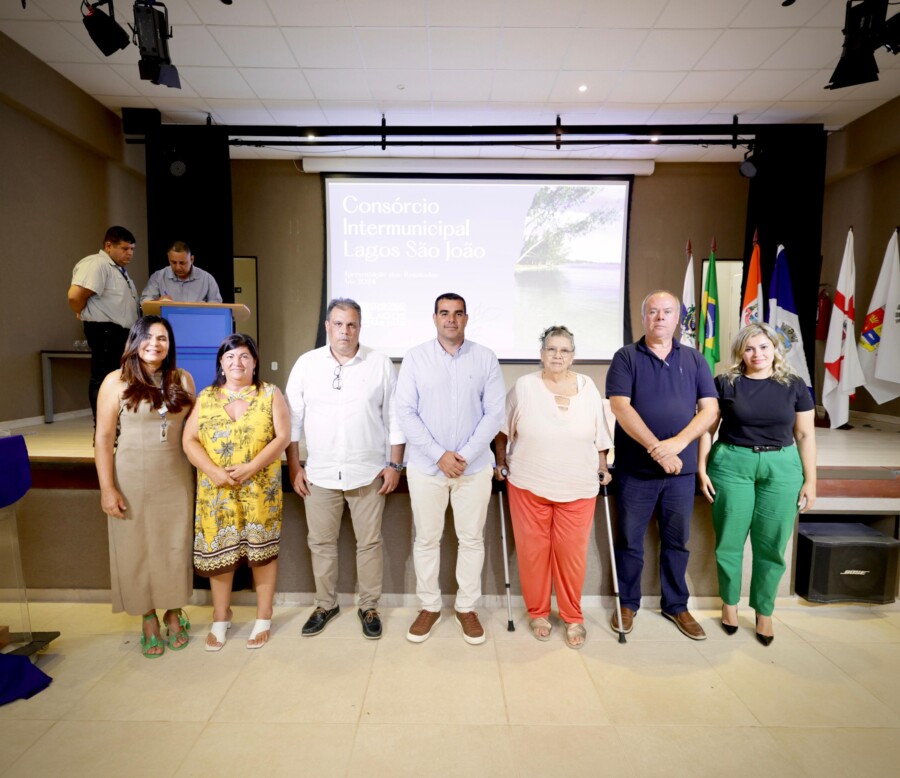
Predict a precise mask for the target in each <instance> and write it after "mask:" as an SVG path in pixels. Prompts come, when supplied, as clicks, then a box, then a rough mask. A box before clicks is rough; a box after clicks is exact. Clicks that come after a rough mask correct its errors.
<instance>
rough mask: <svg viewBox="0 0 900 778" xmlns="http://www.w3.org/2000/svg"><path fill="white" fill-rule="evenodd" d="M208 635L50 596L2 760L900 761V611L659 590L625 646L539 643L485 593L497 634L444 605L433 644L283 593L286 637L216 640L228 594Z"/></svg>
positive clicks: (391, 620) (685, 766)
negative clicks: (745, 602)
mask: <svg viewBox="0 0 900 778" xmlns="http://www.w3.org/2000/svg"><path fill="white" fill-rule="evenodd" d="M188 610H189V612H190V616H191V620H192V621H193V622H194V625H195V626H194V635H196V636H197V637H195V639H194V640H192V642H191V644H190V645H189V646H188V648H187V649H186V650H185V651H183V652H181V653H177V654H176V653H173V652H167V654H166V655H165V656H164V657H163V658H162V659H160V660H155V661H152V662H151V661H147V660H146V659H144V658H143V657H142V656H141V655H140V651H139V647H138V644H137V639H136V638H137V628H138V622H137V619H132V618H130V617H126V616H122V615H118V616H113V615H112V614H111V613H110V612H109V607H108V606H106V605H96V604H54V603H36V604H33V605H32V606H31V617H32V622H33V623H32V626H33V628H34V629H36V630H43V629H57V630H59V631H61V632H62V637H60V638H59V639H58V640H57V641H55V642H54V643H53V644H52V646H51V648H50V649H49V651H48V652H47V653H46V654H44V655H42V656H41V657H40V659H39V666H40V667H41V668H42V669H43V670H44V671H45V672H47V673H48V674H49V675H51V676H52V677H53V678H54V681H53V684H52V685H51V686H50V688H49V689H47V690H46V691H45V692H43V693H41V694H39V695H38V696H37V697H35V698H33V699H31V700H27V701H20V702H16V703H13V704H11V705H6V706H4V707H2V708H0V775H2V776H4V777H5V776H29V778H30V777H31V776H35V775H51V776H55V775H65V776H66V777H67V778H74V777H75V776H81V775H86V776H87V775H90V776H119V775H122V776H126V775H127V776H129V778H131V777H136V776H142V775H174V776H190V775H204V776H216V778H222V777H225V776H233V775H239V776H247V775H267V776H279V775H291V776H296V775H310V776H330V775H337V776H346V775H349V776H357V775H360V776H362V775H364V776H404V775H416V776H451V775H461V776H462V775H465V776H469V777H471V776H478V777H479V778H480V777H481V776H494V775H496V776H515V775H521V776H531V775H541V776H546V775H557V774H558V775H560V776H579V775H589V776H597V775H615V776H657V775H658V776H667V777H668V776H680V775H684V776H691V777H692V778H696V777H697V776H706V775H709V776H713V775H715V776H744V775H747V776H751V775H752V776H767V775H771V776H779V778H780V777H781V776H804V775H807V776H816V777H817V778H822V777H824V776H853V778H859V777H860V776H866V778H868V777H869V776H896V775H898V772H900V611H898V610H896V609H890V608H866V607H862V606H818V607H815V606H804V605H800V604H791V605H789V606H786V607H782V608H780V609H779V610H777V611H776V634H777V639H776V640H775V642H774V643H773V645H772V646H771V647H770V648H768V649H767V648H764V647H762V646H761V645H759V644H758V643H757V642H756V641H755V640H754V639H753V628H752V624H751V621H750V618H751V614H750V613H749V612H747V611H742V612H741V627H742V628H741V630H740V631H739V633H738V634H737V635H735V636H734V637H727V636H726V635H725V634H724V633H723V632H722V631H721V630H720V629H719V627H718V622H717V618H716V616H717V614H716V613H715V612H713V611H695V613H696V614H697V615H698V617H700V619H701V623H703V625H704V627H705V628H706V630H707V632H708V634H709V639H708V640H707V641H705V642H697V643H695V642H692V641H690V640H688V639H687V638H685V637H682V636H681V635H680V634H679V633H678V632H677V631H676V630H675V628H674V627H673V626H672V625H671V624H670V623H669V622H667V621H665V620H664V619H662V618H661V617H660V616H659V614H658V613H656V612H654V611H651V610H649V609H645V610H643V611H642V612H641V613H640V615H639V617H638V618H637V620H636V622H635V630H634V632H633V633H632V634H631V635H630V636H629V638H628V643H627V644H626V645H621V644H619V643H618V642H617V641H616V639H615V637H614V636H613V634H612V633H611V632H610V631H609V629H608V628H607V627H606V626H605V623H606V619H607V614H606V613H605V612H604V611H602V610H598V609H594V610H591V611H590V612H589V613H588V614H587V615H588V623H587V626H588V640H587V644H586V645H585V647H584V649H583V650H582V651H580V652H577V651H571V650H569V649H568V648H566V646H565V645H564V644H563V642H562V636H561V632H560V630H559V629H555V630H554V632H553V639H552V640H551V641H550V642H549V643H539V642H537V641H536V640H534V639H533V638H532V637H531V634H530V632H529V631H528V630H527V624H526V621H525V619H524V616H522V617H520V620H519V621H518V622H517V626H516V631H515V632H512V633H510V632H508V631H507V630H506V611H505V610H497V611H491V612H488V611H484V612H482V616H483V620H484V621H485V622H486V628H487V630H488V640H487V642H486V643H485V644H484V645H481V646H469V645H467V644H466V643H464V642H463V640H462V639H461V637H460V635H459V631H458V629H457V626H456V624H455V623H454V622H453V621H452V619H450V618H449V614H448V612H447V611H445V612H444V620H443V621H442V623H441V624H439V625H438V626H437V627H436V631H435V635H434V636H433V637H432V638H431V639H430V640H428V641H427V642H425V643H423V644H421V645H413V644H411V643H409V642H408V641H407V640H406V639H405V633H406V629H407V627H408V626H409V624H410V623H411V621H412V619H413V617H414V616H415V613H414V611H412V610H411V609H407V608H391V609H386V610H385V611H384V612H383V615H384V617H385V636H384V638H383V639H382V640H380V641H367V640H364V639H363V638H362V636H361V634H360V631H359V622H358V620H357V618H356V615H355V611H353V610H350V609H345V611H344V612H343V613H342V614H341V616H340V618H338V619H337V620H335V621H334V622H333V623H332V624H330V625H329V626H328V628H327V629H326V631H325V632H324V633H323V634H322V635H320V636H317V637H315V638H301V637H300V635H299V632H300V626H301V624H302V623H303V621H304V619H305V618H306V616H307V615H308V613H309V609H308V608H302V609H300V608H281V609H280V610H279V611H278V612H277V613H276V618H275V621H274V625H273V628H274V634H273V637H272V640H271V642H270V643H269V644H268V645H267V646H266V647H265V648H263V649H262V650H260V651H247V650H246V649H245V648H244V642H245V640H246V637H247V635H248V634H249V627H250V623H251V621H252V611H251V609H250V608H247V607H239V608H237V609H236V610H237V613H236V619H235V628H233V629H232V630H231V632H230V633H229V641H228V644H227V645H226V646H225V648H224V650H223V651H221V652H220V653H218V654H210V653H207V652H205V651H203V646H202V635H203V634H204V633H205V630H206V627H207V624H208V621H209V617H210V609H209V608H205V607H192V608H189V609H188Z"/></svg>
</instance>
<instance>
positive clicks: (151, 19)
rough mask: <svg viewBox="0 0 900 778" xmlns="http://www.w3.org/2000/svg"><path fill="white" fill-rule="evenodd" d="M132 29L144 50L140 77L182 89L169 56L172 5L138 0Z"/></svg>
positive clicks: (135, 38)
mask: <svg viewBox="0 0 900 778" xmlns="http://www.w3.org/2000/svg"><path fill="white" fill-rule="evenodd" d="M160 8H162V10H161V11H160V10H159V9H160ZM131 31H132V33H133V34H134V42H135V43H136V44H137V46H138V48H139V49H140V52H141V60H140V62H138V69H139V70H140V74H141V80H143V81H150V82H151V83H153V84H162V85H163V86H168V87H171V88H173V89H181V79H180V78H179V77H178V69H177V68H176V67H175V66H174V65H173V64H172V59H171V57H170V56H169V38H171V37H172V28H171V27H169V9H168V8H166V6H165V5H164V4H163V3H156V2H154V0H135V3H134V27H132V28H131Z"/></svg>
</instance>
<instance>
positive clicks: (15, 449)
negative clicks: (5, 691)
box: [0, 435, 59, 656]
mask: <svg viewBox="0 0 900 778" xmlns="http://www.w3.org/2000/svg"><path fill="white" fill-rule="evenodd" d="M30 488H31V466H30V464H29V461H28V449H27V448H26V447H25V438H23V437H22V436H21V435H14V436H12V437H6V438H0V534H5V535H6V536H7V538H6V542H3V543H0V550H4V549H5V553H6V554H8V556H9V557H10V558H9V559H6V560H0V571H2V572H0V576H2V578H0V588H5V589H12V590H13V591H18V592H20V600H19V603H20V607H21V614H22V615H21V622H22V624H21V625H22V630H21V631H17V632H10V634H9V639H10V641H11V642H12V643H22V644H23V645H22V646H21V647H19V648H16V649H15V650H13V651H10V652H8V653H10V654H19V655H24V656H30V655H32V654H34V653H37V652H38V651H41V650H43V649H44V648H46V647H47V644H48V643H49V642H50V641H51V640H53V639H54V638H57V637H59V632H32V631H31V619H30V617H29V614H28V600H27V598H26V594H25V577H24V576H23V574H22V558H21V555H20V553H19V534H18V528H17V526H16V512H15V509H14V508H13V506H14V505H15V504H16V503H17V502H18V501H19V500H21V499H22V498H23V497H24V496H25V494H26V493H27V492H28V490H29V489H30Z"/></svg>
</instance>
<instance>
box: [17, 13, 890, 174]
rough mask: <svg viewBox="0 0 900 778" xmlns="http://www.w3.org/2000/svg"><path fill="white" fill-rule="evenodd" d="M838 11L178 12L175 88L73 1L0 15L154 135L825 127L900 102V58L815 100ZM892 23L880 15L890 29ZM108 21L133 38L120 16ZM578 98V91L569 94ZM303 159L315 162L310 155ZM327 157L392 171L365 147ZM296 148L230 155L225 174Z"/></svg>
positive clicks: (539, 153) (524, 150) (499, 151)
mask: <svg viewBox="0 0 900 778" xmlns="http://www.w3.org/2000/svg"><path fill="white" fill-rule="evenodd" d="M844 7H845V3H844V0H797V2H796V3H795V4H794V5H792V6H790V7H788V8H784V7H782V6H781V2H780V0H615V1H613V0H553V1H552V2H551V0H234V4H233V5H230V6H227V5H224V4H222V3H221V2H220V0H171V1H170V3H169V18H170V22H171V24H172V26H173V28H174V37H173V38H172V40H171V41H170V42H169V47H170V53H171V56H172V62H173V63H174V64H175V65H176V66H177V67H178V72H179V74H180V76H181V83H182V89H181V90H180V91H179V90H175V89H168V88H166V87H163V86H154V85H153V84H151V83H150V82H147V81H141V80H140V79H139V78H138V68H137V61H138V51H137V48H136V47H135V46H129V47H128V48H127V49H125V50H124V51H119V52H117V53H116V54H114V55H113V56H111V57H108V58H107V57H104V56H103V55H102V54H101V53H100V51H99V50H98V49H97V48H96V47H95V46H94V44H93V42H92V41H91V40H90V38H89V37H88V34H87V32H86V30H85V29H84V26H83V25H82V23H81V12H80V0H27V8H25V9H23V8H22V5H21V0H0V31H2V32H3V33H5V34H6V35H8V36H9V37H10V38H12V39H13V40H15V41H16V42H17V43H19V44H20V45H22V46H23V47H24V48H26V49H28V50H29V51H30V52H31V53H32V54H34V55H35V56H37V57H38V58H40V59H41V60H43V61H44V62H46V63H47V64H49V65H50V66H51V67H53V68H54V69H55V70H57V71H58V72H59V73H61V74H62V75H63V76H65V77H66V78H67V79H69V80H70V81H72V82H73V83H75V84H76V85H77V86H79V87H80V88H81V89H83V90H84V91H86V92H87V93H88V94H90V95H92V96H93V97H95V98H96V99H97V100H98V101H100V102H101V103H103V105H105V106H107V107H109V108H111V109H112V110H114V111H117V112H118V111H119V110H120V109H121V108H122V107H134V108H158V109H159V110H160V111H161V112H162V115H163V121H165V122H176V123H190V124H199V123H203V122H205V121H206V117H207V114H210V115H211V116H212V120H213V121H214V122H215V123H217V124H260V125H275V124H280V125H300V126H327V125H366V126H374V125H378V124H379V123H380V121H381V116H382V114H384V115H385V116H386V119H387V123H388V125H389V126H390V125H395V126H396V125H552V124H554V123H555V121H556V116H557V115H560V116H561V117H562V122H563V124H645V123H651V122H652V123H663V124H700V125H702V124H723V123H730V122H731V117H732V115H733V114H737V115H738V116H739V118H740V121H741V123H750V124H752V123H780V122H790V123H802V122H815V123H823V124H825V125H826V127H828V128H831V129H836V128H839V127H841V126H843V125H845V124H847V123H848V122H850V121H852V120H853V119H856V118H858V117H860V116H862V115H863V114H865V113H868V112H869V111H871V110H873V109H874V108H876V107H878V106H879V105H881V104H883V103H886V102H888V101H889V100H891V99H893V98H894V97H897V96H898V95H900V56H893V55H891V54H889V53H887V52H885V51H884V50H881V51H879V52H878V53H877V54H876V59H877V61H878V65H879V67H880V68H881V75H880V79H879V81H877V82H875V83H872V84H864V85H861V86H856V87H850V88H847V89H840V90H836V91H829V90H825V89H824V86H825V84H826V83H827V82H828V79H829V77H830V75H831V73H832V71H833V70H834V67H835V65H836V63H837V61H838V58H839V56H840V52H841V43H842V40H843V36H842V34H841V27H842V26H843V21H844ZM894 12H895V9H894V8H893V6H891V7H890V9H889V12H888V15H889V16H892V15H893V13H894ZM116 18H117V20H118V21H119V23H120V24H122V25H123V26H125V25H126V23H127V22H128V21H131V2H129V0H119V1H118V3H117V6H116ZM582 85H584V86H586V87H587V90H586V91H584V92H579V91H578V87H579V86H582ZM303 153H305V154H308V153H309V152H303ZM320 153H326V154H330V155H335V154H347V155H354V156H358V155H372V156H375V155H377V156H385V155H386V154H385V152H382V151H381V150H380V149H373V148H368V149H366V148H357V149H347V150H328V151H326V150H323V151H322V152H320ZM300 154H301V152H299V151H298V150H297V149H285V148H283V147H282V148H281V149H279V148H278V147H277V144H273V146H272V147H270V148H266V149H255V148H233V149H232V157H236V158H259V157H264V158H284V157H287V158H293V157H297V156H300ZM388 154H389V155H392V156H417V157H421V156H437V157H472V156H482V157H503V158H518V157H553V158H557V159H558V158H592V159H596V158H605V159H610V158H642V159H657V160H660V161H696V160H703V161H728V160H736V159H740V157H741V154H742V149H740V148H739V149H737V150H733V149H731V148H730V146H728V147H721V146H718V147H717V146H712V147H709V148H703V147H694V146H652V147H647V146H630V147H629V146H618V147H610V146H596V147H578V148H569V149H566V148H565V147H564V148H563V150H562V151H556V150H555V149H554V148H552V147H544V148H541V147H533V146H532V147H529V146H528V145H527V143H524V144H523V145H522V146H516V147H494V148H487V147H482V148H473V147H458V148H457V147H450V148H447V147H444V148H438V149H429V148H420V147H412V148H408V149H391V150H389V152H388Z"/></svg>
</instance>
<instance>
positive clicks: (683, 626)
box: [622, 611, 706, 640]
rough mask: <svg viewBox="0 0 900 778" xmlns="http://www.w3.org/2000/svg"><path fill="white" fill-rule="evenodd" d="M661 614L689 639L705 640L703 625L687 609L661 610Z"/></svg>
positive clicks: (623, 618)
mask: <svg viewBox="0 0 900 778" xmlns="http://www.w3.org/2000/svg"><path fill="white" fill-rule="evenodd" d="M662 615H663V616H665V617H666V618H667V619H668V620H669V621H671V622H673V623H674V624H675V626H676V627H678V630H679V632H681V634H682V635H686V636H687V637H689V638H690V639H691V640H706V633H705V632H704V631H703V627H701V626H700V625H699V624H698V623H697V619H695V618H694V617H693V616H691V614H690V613H688V612H687V611H682V612H681V613H676V614H674V615H673V614H671V613H666V612H665V611H662ZM624 620H625V617H624V616H623V617H622V621H624Z"/></svg>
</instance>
